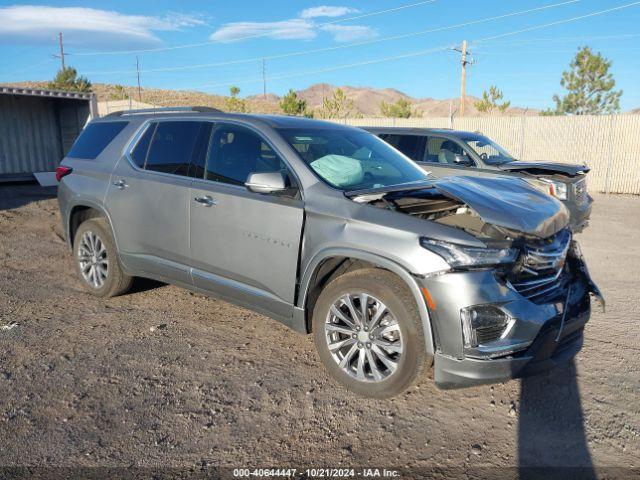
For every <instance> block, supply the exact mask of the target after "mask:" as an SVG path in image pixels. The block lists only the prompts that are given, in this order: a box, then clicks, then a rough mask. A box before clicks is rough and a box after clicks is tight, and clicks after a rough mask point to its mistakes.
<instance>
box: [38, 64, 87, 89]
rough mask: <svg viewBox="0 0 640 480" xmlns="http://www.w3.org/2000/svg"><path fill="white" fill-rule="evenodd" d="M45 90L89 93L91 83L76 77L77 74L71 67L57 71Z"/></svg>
mask: <svg viewBox="0 0 640 480" xmlns="http://www.w3.org/2000/svg"><path fill="white" fill-rule="evenodd" d="M47 88H49V89H51V90H63V91H65V92H83V93H89V92H91V82H90V81H89V80H87V78H86V77H83V76H78V72H77V70H76V69H75V68H73V67H66V68H65V69H64V70H63V69H60V70H58V73H57V74H56V77H55V78H54V79H53V81H51V82H49V84H48V85H47Z"/></svg>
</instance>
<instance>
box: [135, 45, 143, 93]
mask: <svg viewBox="0 0 640 480" xmlns="http://www.w3.org/2000/svg"><path fill="white" fill-rule="evenodd" d="M136 73H137V75H138V101H139V102H142V90H141V89H140V62H139V61H138V56H137V55H136Z"/></svg>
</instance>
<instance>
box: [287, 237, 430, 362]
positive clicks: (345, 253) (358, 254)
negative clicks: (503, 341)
mask: <svg viewBox="0 0 640 480" xmlns="http://www.w3.org/2000/svg"><path fill="white" fill-rule="evenodd" d="M335 257H347V258H352V259H357V260H362V261H365V262H369V263H372V264H374V265H377V266H379V267H381V268H384V269H386V270H389V271H390V272H392V273H395V274H396V275H398V276H399V277H400V278H401V279H402V280H403V281H404V282H405V283H406V284H407V286H408V287H409V289H410V290H411V293H412V294H413V297H414V299H415V301H416V305H417V306H418V312H419V314H420V320H421V321H422V328H423V331H424V340H425V347H426V351H427V354H429V355H433V354H434V352H435V348H434V341H433V332H432V329H431V320H430V318H429V311H428V309H427V305H426V304H425V301H424V298H423V297H422V293H421V291H420V287H419V285H418V282H417V281H416V279H415V277H414V276H413V275H411V273H409V272H408V271H407V270H405V269H404V268H403V267H402V266H401V265H399V264H397V263H396V262H394V261H392V260H389V259H387V258H384V257H381V256H379V255H376V254H373V253H369V252H366V251H362V250H357V249H352V248H327V249H325V250H321V251H319V252H317V253H316V254H315V255H314V256H313V257H312V258H311V260H310V261H309V263H308V264H307V266H306V268H305V270H304V273H303V276H302V281H301V283H300V295H299V297H298V302H297V306H298V308H299V309H304V307H305V305H306V303H307V296H308V293H309V285H310V283H311V279H312V278H313V276H314V274H315V273H316V272H317V270H318V268H319V267H320V265H321V264H322V262H323V261H325V260H327V259H329V258H335Z"/></svg>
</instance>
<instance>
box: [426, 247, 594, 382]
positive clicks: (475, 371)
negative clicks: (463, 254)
mask: <svg viewBox="0 0 640 480" xmlns="http://www.w3.org/2000/svg"><path fill="white" fill-rule="evenodd" d="M569 262H570V263H571V265H570V268H571V272H570V274H571V277H570V280H569V281H568V282H567V290H566V292H560V295H563V294H564V301H553V302H550V303H546V304H537V303H533V302H531V301H529V300H528V299H527V298H525V297H524V296H522V295H521V294H519V293H518V292H517V291H516V290H515V289H513V288H512V287H510V286H509V285H508V284H507V283H506V282H504V281H502V280H501V279H500V277H499V276H498V275H496V273H495V272H494V271H492V270H484V271H468V272H453V273H447V274H443V275H439V276H435V277H428V278H423V279H420V281H421V283H422V286H423V287H425V288H426V289H427V290H428V291H429V293H430V295H431V297H432V299H433V300H434V303H435V309H434V308H431V309H430V310H429V313H430V317H431V326H432V330H433V332H434V336H435V339H434V340H435V343H436V353H435V356H434V380H435V383H436V385H437V386H438V387H440V388H460V387H468V386H472V385H479V384H485V383H496V382H501V381H505V380H508V379H512V378H518V377H524V376H529V375H534V374H537V373H540V372H544V371H547V370H550V369H552V368H554V367H555V366H556V365H558V364H561V363H565V362H567V361H569V360H571V359H572V358H573V357H574V356H575V355H576V354H577V353H578V352H579V351H580V349H581V348H582V344H583V330H584V326H585V324H586V323H587V322H588V320H589V317H590V313H591V298H590V297H591V295H595V296H597V297H598V298H601V296H600V292H599V290H598V288H597V287H596V286H595V285H594V283H593V281H592V280H591V278H590V276H589V272H588V270H587V268H586V265H585V264H584V260H583V259H582V257H581V255H580V254H579V253H577V254H576V256H574V257H573V258H572V259H571V260H569V259H568V263H569ZM481 304H493V305H500V307H501V308H502V309H503V310H504V311H506V312H508V313H509V315H510V316H511V317H512V318H514V319H515V320H516V321H515V324H514V327H513V328H512V329H511V330H510V331H509V333H508V335H507V336H506V337H505V338H504V339H501V340H498V341H496V342H494V344H493V345H490V344H488V345H487V346H480V347H478V348H477V349H472V350H471V351H470V350H469V349H465V348H464V345H463V335H462V325H461V320H460V309H461V308H464V307H467V306H471V305H481ZM509 345H527V346H526V347H525V348H524V349H517V351H515V352H512V353H509V352H510V350H509V348H508V346H509ZM501 349H503V350H502V351H504V352H505V353H504V354H503V355H500V353H499V352H500V351H501ZM491 352H498V353H497V355H493V358H491ZM483 355H484V356H483Z"/></svg>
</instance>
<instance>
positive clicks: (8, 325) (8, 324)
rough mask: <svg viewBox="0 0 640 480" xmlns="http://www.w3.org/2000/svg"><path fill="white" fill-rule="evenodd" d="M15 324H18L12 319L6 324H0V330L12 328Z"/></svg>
mask: <svg viewBox="0 0 640 480" xmlns="http://www.w3.org/2000/svg"><path fill="white" fill-rule="evenodd" d="M17 326H18V323H17V322H13V321H12V322H9V323H7V324H6V325H2V326H1V327H0V330H3V331H4V330H12V329H14V328H16V327H17Z"/></svg>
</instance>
